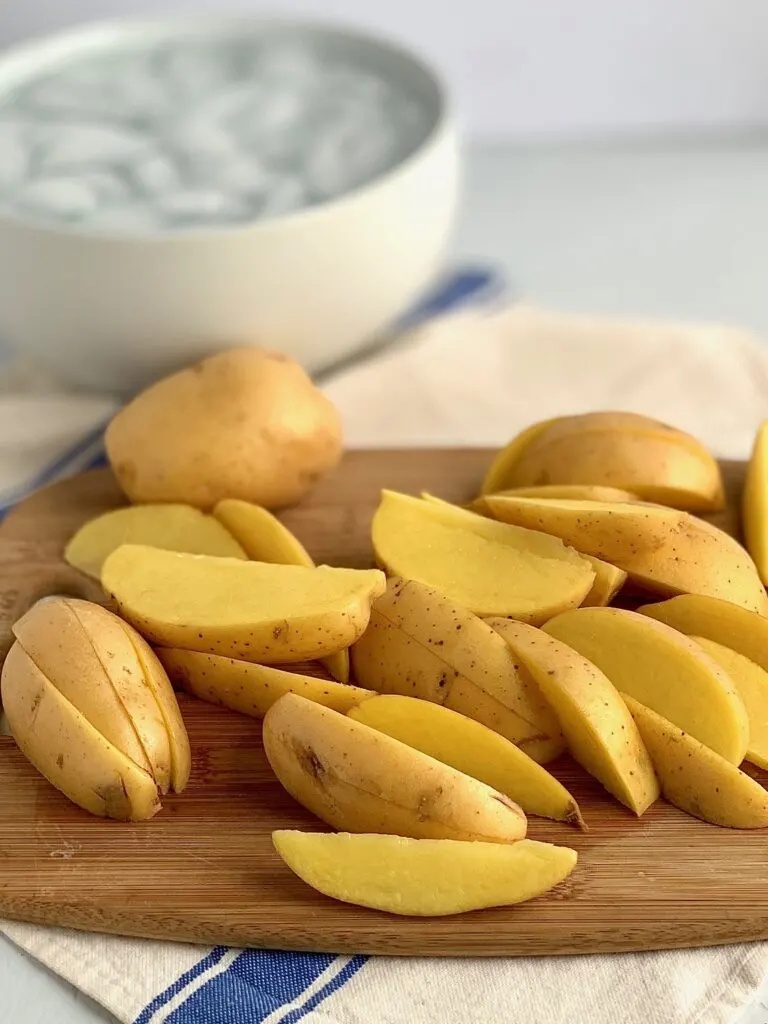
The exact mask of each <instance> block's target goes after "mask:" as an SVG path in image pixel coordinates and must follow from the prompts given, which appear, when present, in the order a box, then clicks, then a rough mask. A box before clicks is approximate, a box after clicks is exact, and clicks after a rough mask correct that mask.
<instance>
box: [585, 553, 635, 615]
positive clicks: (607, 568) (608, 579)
mask: <svg viewBox="0 0 768 1024" xmlns="http://www.w3.org/2000/svg"><path fill="white" fill-rule="evenodd" d="M584 557H585V558H586V559H587V561H588V562H589V564H590V565H591V566H592V568H593V569H594V570H595V582H594V583H593V584H592V589H591V590H590V592H589V593H588V594H587V596H586V597H585V598H584V600H583V601H582V602H581V605H582V607H583V608H602V607H604V606H605V605H607V604H610V603H611V601H612V600H613V599H614V597H616V595H617V594H618V592H619V591H620V590H621V588H622V587H623V586H624V584H625V583H626V582H627V574H626V573H625V572H624V570H623V569H619V568H618V567H617V566H615V565H611V563H610V562H604V561H603V560H602V559H601V558H595V557H594V556H593V555H585V556H584Z"/></svg>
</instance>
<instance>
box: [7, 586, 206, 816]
mask: <svg viewBox="0 0 768 1024" xmlns="http://www.w3.org/2000/svg"><path fill="white" fill-rule="evenodd" d="M13 632H14V635H15V637H16V642H15V643H14V645H13V646H12V647H11V650H10V651H9V653H8V656H7V657H6V659H5V663H4V665H3V670H2V683H1V686H2V700H3V710H4V711H5V715H6V718H7V722H8V725H9V727H10V731H11V733H12V735H13V737H14V739H15V740H16V742H17V743H18V745H19V747H20V748H21V750H22V752H23V753H24V754H25V755H26V757H27V758H28V759H29V760H30V761H31V762H32V764H33V765H34V766H35V767H36V768H37V769H38V771H39V772H40V773H41V774H42V775H44V776H45V777H46V779H48V781H49V782H50V783H52V784H53V785H54V786H55V787H56V788H57V789H59V790H61V792H62V793H64V794H65V796H68V797H69V799H70V800H72V801H73V802H74V803H76V804H78V805H79V806H80V807H83V808H84V809H85V810H87V811H90V812H91V813H92V814H96V815H99V816H101V817H107V818H119V819H122V820H131V821H141V820H144V819H147V818H151V817H152V816H153V815H154V814H156V813H157V811H159V810H160V794H163V793H167V792H168V790H169V789H172V790H174V792H176V793H180V792H181V791H182V790H183V789H184V787H185V786H186V784H187V780H188V779H189V771H190V749H189V740H188V737H187V733H186V730H185V728H184V722H183V720H182V717H181V713H180V710H179V706H178V703H177V701H176V696H175V694H174V692H173V689H172V688H171V684H170V682H169V680H168V676H167V675H166V673H165V670H164V668H163V667H162V665H161V664H160V662H159V661H158V660H157V658H156V656H155V654H154V652H153V651H152V648H151V647H149V645H148V644H147V643H146V642H145V641H144V640H143V639H142V638H141V637H140V636H139V634H138V633H137V632H136V631H135V630H134V629H133V627H132V626H129V625H128V624H127V623H125V622H123V621H122V620H121V619H119V618H118V617H117V616H116V615H113V614H112V613H111V612H109V611H107V610H106V609H105V608H102V607H101V606H100V605H96V604H91V603H90V602H88V601H80V600H75V599H72V598H65V597H50V598H44V599H43V600H42V601H38V602H37V604H35V605H33V606H32V608H30V610H29V611H28V612H27V613H26V614H25V615H23V616H22V618H21V619H19V621H18V622H17V623H16V624H15V625H14V627H13Z"/></svg>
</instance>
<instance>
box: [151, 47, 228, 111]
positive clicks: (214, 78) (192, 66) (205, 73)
mask: <svg viewBox="0 0 768 1024" xmlns="http://www.w3.org/2000/svg"><path fill="white" fill-rule="evenodd" d="M156 66H157V67H158V69H159V71H160V75H161V76H162V79H163V80H164V82H165V83H166V85H167V87H168V89H169V92H170V93H171V94H172V95H173V96H175V97H177V98H182V99H184V100H189V99H191V98H197V97H203V98H205V97H208V96H209V95H210V94H211V92H214V91H217V90H220V89H221V88H222V87H226V85H227V84H228V83H229V82H231V81H232V80H233V79H234V78H236V69H237V60H236V55H235V54H234V53H233V51H232V47H231V46H226V45H221V44H219V45H218V46H214V47H207V46H205V45H204V44H193V45H189V44H181V45H179V46H177V47H172V48H170V49H169V50H166V51H165V52H164V53H161V54H158V56H157V59H156Z"/></svg>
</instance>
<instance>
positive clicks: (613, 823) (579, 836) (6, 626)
mask: <svg viewBox="0 0 768 1024" xmlns="http://www.w3.org/2000/svg"><path fill="white" fill-rule="evenodd" d="M488 459H489V453H488V452H485V451H481V450H460V451H429V452H419V451H397V452H392V451H382V452H355V453H350V454H349V455H347V457H346V458H345V460H344V462H343V464H342V465H341V467H340V468H339V470H338V471H337V472H336V473H335V474H334V475H333V476H332V477H329V478H328V479H327V480H325V481H323V483H322V484H321V485H320V486H318V488H317V489H316V491H315V492H314V494H313V496H312V498H311V500H310V501H309V502H307V503H306V504H305V505H303V506H302V507H300V508H298V509H295V510H292V511H290V512H289V513H286V514H285V516H284V517H283V518H284V521H285V522H286V523H287V524H288V525H289V526H290V527H291V528H292V529H294V530H295V531H296V533H297V534H298V536H299V537H300V539H301V540H302V541H303V543H304V544H305V545H306V546H307V548H308V549H309V551H310V552H311V553H312V554H313V555H314V556H315V558H316V559H317V560H318V561H328V562H333V563H335V564H339V565H350V566H366V565H370V562H371V552H370V547H369V540H368V528H369V524H370V518H371V514H372V512H373V509H374V508H375V505H376V502H377V498H378V492H379V488H380V487H382V486H388V487H393V488H396V489H401V490H405V491H411V492H414V493H418V490H419V489H421V488H428V489H430V490H431V491H433V492H434V493H436V494H438V495H441V496H443V497H445V498H449V499H454V500H463V499H465V498H468V497H470V496H472V495H473V494H474V493H476V491H477V488H478V485H479V481H480V479H481V476H482V473H483V470H484V469H485V467H486V465H487V463H488ZM725 469H726V476H727V481H728V485H729V489H730V492H731V494H732V495H735V494H736V492H737V491H738V488H739V486H740V481H741V475H742V467H741V466H739V465H738V464H730V465H728V466H726V467H725ZM119 503H120V496H119V494H118V492H117V489H116V487H115V485H114V483H113V481H112V479H111V477H110V475H109V473H108V472H107V471H97V472H94V473H91V474H87V475H85V476H81V477H78V478H76V479H73V480H70V481H66V482H64V483H60V484H56V485H54V486H53V487H50V488H48V489H46V490H44V491H41V492H39V493H38V494H36V495H34V496H33V497H31V498H29V499H28V500H27V501H25V502H24V503H22V504H21V505H20V506H18V507H17V508H16V509H14V510H13V511H12V512H11V513H10V514H9V516H8V517H7V519H6V521H5V522H4V524H3V525H2V527H1V528H0V567H1V569H0V572H1V575H0V642H1V643H2V645H3V646H4V648H5V649H7V646H8V644H9V637H10V626H11V623H12V622H13V621H14V620H15V618H17V617H18V615H20V614H21V613H22V612H23V611H24V610H25V609H26V608H27V607H28V606H29V604H30V603H31V602H32V601H33V600H35V599H36V598H37V597H39V596H41V595H43V594H48V593H70V594H76V595H81V596H85V597H89V598H93V599H97V600H99V599H101V595H100V592H99V589H98V587H97V586H96V585H95V584H93V583H92V582H90V581H88V580H86V579H85V578H84V577H82V576H80V575H79V574H78V573H76V572H74V571H72V570H70V569H68V568H67V567H66V566H65V565H64V563H63V562H62V561H61V552H62V548H63V545H64V542H65V541H66V540H67V539H68V538H69V536H70V535H71V533H72V531H73V530H74V529H75V528H76V527H77V526H78V525H79V524H80V523H81V522H83V521H84V520H85V519H87V518H88V517H89V516H92V515H94V514H96V513H98V512H100V511H102V510H105V509H109V508H113V507H114V506H116V505H117V504H119ZM733 521H734V520H733V516H732V513H729V514H726V515H725V516H724V517H721V522H724V523H726V524H729V523H730V524H732V523H733ZM182 701H183V702H182V710H183V712H184V717H185V720H186V723H187V726H188V729H189V733H190V738H191V742H192V749H193V769H192V779H191V782H190V785H189V788H188V789H187V791H186V792H185V793H183V794H182V795H181V796H172V797H168V798H166V799H165V801H164V806H163V810H162V812H161V813H160V814H159V815H158V816H157V817H156V818H155V819H154V820H152V821H150V822H147V823H142V824H135V825H133V824H123V823H120V822H111V821H103V820H100V819H97V818H93V817H91V816H90V815H88V814H86V813H85V812H84V811H81V810H79V809H78V808H77V807H75V806H73V805H72V804H70V803H69V802H68V801H67V800H66V799H65V798H64V797H63V796H61V795H60V794H59V793H58V792H57V791H56V790H54V789H53V788H52V787H51V786H50V785H49V784H48V783H47V782H46V781H45V780H44V779H43V778H42V777H41V776H39V775H38V774H37V772H36V771H35V770H34V769H33V768H32V767H31V766H30V765H29V764H28V763H27V762H26V761H25V760H24V758H23V757H22V756H21V754H20V753H19V752H18V750H17V749H16V747H15V744H14V742H13V740H12V739H10V738H8V737H2V738H0V916H3V917H10V918H16V919H19V920H23V921H35V922H39V923H45V924H52V925H68V926H71V927H74V928H85V929H91V930H96V931H103V932H111V933H117V934H124V935H138V936H146V937H152V938H163V939H175V940H185V941H198V942H205V943H228V944H233V945H252V946H268V947H280V948H286V949H305V950H323V951H337V952H355V953H386V954H403V955H420V956H421V955H430V956H454V955H490V956H507V955H523V954H525V955H531V954H553V953H557V954H559V953H593V952H598V951H619V950H637V949H660V948H669V947H676V946H697V945H714V944H718V943H727V942H734V941H738V940H752V939H761V938H768V835H767V834H765V833H764V832H763V833H761V832H736V831H731V830H729V829H720V828H716V827H714V826H711V825H706V824H704V823H702V822H698V821H696V820H694V819H693V818H690V817H688V816H687V815H685V814H683V813H682V812H681V811H678V810H676V809H675V808H673V807H670V806H668V805H667V804H665V803H663V802H659V803H657V804H656V805H655V806H654V807H653V808H651V810H650V811H648V813H647V814H646V815H644V816H643V818H642V819H640V820H638V819H636V818H635V817H634V816H633V815H632V814H630V813H629V811H627V810H625V809H624V808H623V807H621V806H620V805H619V804H617V803H616V802H615V801H613V800H612V799H611V798H610V797H608V796H607V795H606V794H605V793H604V792H603V791H602V789H601V788H600V786H599V785H597V783H595V782H594V781H592V780H591V779H590V778H589V777H588V776H587V775H586V774H585V773H584V772H583V771H582V770H581V769H580V768H578V767H577V766H576V765H574V764H573V763H572V762H571V761H569V760H568V759H567V758H562V759H561V760H560V761H559V762H557V763H556V764H555V765H554V766H552V767H553V770H554V773H555V774H556V775H557V776H558V777H559V778H560V779H561V780H562V781H563V782H564V783H565V785H566V786H568V788H569V789H571V791H572V792H573V794H574V795H575V796H576V798H577V799H578V801H579V803H580V804H581V807H582V810H583V812H584V816H585V818H586V820H587V823H588V825H589V832H587V833H580V832H577V831H575V830H574V829H570V828H568V827H567V826H564V825H558V824H555V823H553V822H545V821H543V820H541V819H536V818H531V819H529V822H530V824H529V835H530V836H531V837H532V838H534V839H542V840H546V841H549V842H558V843H562V844H567V845H571V846H573V847H574V848H575V849H577V850H578V852H579V864H578V867H577V869H576V871H575V872H574V874H573V875H572V876H571V878H570V879H569V880H568V881H567V882H565V883H564V884H563V885H561V886H559V887H558V888H557V889H555V890H554V891H553V892H551V893H549V894H547V895H546V896H544V897H540V898H539V899H536V900H533V901H532V902H530V903H528V904H525V905H522V906H519V907H516V908H511V909H500V910H486V911H479V912H476V913H471V914H464V915H459V916H454V917H448V918H438V919H434V920H423V919H409V918H398V917H393V916H390V915H387V914H384V913H380V912H377V911H372V910H365V909H362V908H357V907H352V906H348V905H346V904H342V903H337V902H334V901H333V900H331V899H329V898H326V897H324V896H321V895H320V894H318V893H315V892H314V891H313V890H311V889H309V888H308V887H307V886H306V885H304V883H303V882H301V881H299V879H298V878H296V877H295V876H293V875H292V874H291V872H290V871H289V870H288V869H287V868H286V867H285V866H284V865H283V864H282V862H281V861H280V860H279V859H278V857H277V856H276V855H275V854H274V852H273V850H272V845H271V840H270V832H271V831H272V830H273V829H275V828H310V829H312V828H314V829H319V828H322V826H321V825H320V823H318V822H317V821H316V820H315V819H313V818H312V817H311V815H309V814H308V813H307V812H305V811H304V810H303V809H302V808H301V807H299V806H298V805H297V804H296V803H294V802H293V801H292V800H291V798H290V797H288V796H287V795H286V794H285V793H284V792H283V790H282V789H281V787H280V785H279V784H278V783H277V781H276V780H275V779H274V777H273V776H272V774H271V771H270V769H269V766H268V765H267V763H266V760H265V758H264V755H263V752H262V748H261V741H260V723H259V722H258V721H254V720H251V719H248V718H245V717H241V716H239V715H236V714H234V713H231V712H228V711H226V710H222V709H219V708H215V707H212V706H210V705H207V704H203V703H199V702H197V701H194V700H191V699H182ZM754 774H755V776H756V777H758V778H760V779H761V781H766V779H765V778H764V777H763V775H764V773H759V772H757V771H755V773H754ZM371 870H372V871H375V870H376V865H371Z"/></svg>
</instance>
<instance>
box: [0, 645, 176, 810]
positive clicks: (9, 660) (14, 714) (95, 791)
mask: <svg viewBox="0 0 768 1024" xmlns="http://www.w3.org/2000/svg"><path fill="white" fill-rule="evenodd" d="M2 701H3V709H4V712H5V715H6V718H7V721H8V725H9V727H10V731H11V734H12V735H13V737H14V739H15V740H16V742H17V743H18V745H19V748H20V749H21V751H22V753H23V754H24V755H25V756H26V757H27V759H28V760H29V761H31V762H32V764H33V765H34V766H35V768H37V770H38V771H39V772H40V773H41V775H43V776H45V778H46V779H47V780H48V781H49V782H50V783H51V785H53V786H55V787H56V789H58V790H60V791H61V792H62V793H63V794H64V795H65V796H67V797H68V798H69V799H70V800H72V802H73V803H76V804H77V805H78V806H79V807H82V808H83V809H84V810H86V811H90V813H91V814H96V815H98V816H99V817H102V818H105V817H106V818H117V819H119V820H121V821H145V820H146V819H148V818H151V817H153V816H154V815H155V814H157V812H158V811H159V810H160V799H159V795H158V787H157V784H156V783H155V780H154V779H153V778H152V776H151V775H150V774H149V772H148V771H145V770H144V769H143V768H141V767H139V765H138V764H136V762H135V761H134V760H132V759H131V758H130V757H127V756H126V755H125V754H124V753H122V751H120V750H119V749H118V748H117V747H116V746H115V745H114V744H113V743H111V742H110V741H109V740H108V739H106V737H105V736H104V735H103V733H102V732H101V731H100V730H99V729H97V728H95V727H94V726H93V725H91V723H90V722H89V721H88V719H87V718H86V717H85V715H84V714H82V713H81V712H80V711H78V709H77V708H76V707H75V705H74V704H73V703H72V702H71V701H69V700H68V699H67V698H66V697H65V696H64V694H63V693H62V692H61V691H60V690H59V689H57V687H56V686H54V685H53V683H52V682H50V681H49V679H48V678H47V677H46V675H44V674H43V672H41V671H40V669H39V668H38V667H37V665H36V664H35V663H34V661H33V660H32V658H31V657H30V656H29V654H27V652H26V651H25V650H24V648H23V647H22V646H21V644H20V643H19V641H18V640H17V641H16V643H14V644H13V646H12V647H11V649H10V651H9V652H8V654H7V656H6V659H5V662H4V664H3V672H2Z"/></svg>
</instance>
